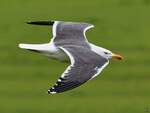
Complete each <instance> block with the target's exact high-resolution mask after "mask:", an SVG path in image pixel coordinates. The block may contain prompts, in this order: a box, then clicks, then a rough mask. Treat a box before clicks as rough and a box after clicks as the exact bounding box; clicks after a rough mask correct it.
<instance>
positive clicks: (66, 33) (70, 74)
mask: <svg viewBox="0 0 150 113" xmlns="http://www.w3.org/2000/svg"><path fill="white" fill-rule="evenodd" d="M27 24H33V25H45V26H50V25H52V26H53V28H52V29H53V38H52V39H51V41H50V42H49V43H46V44H19V47H20V48H22V49H27V50H30V51H33V52H37V53H40V54H41V55H44V56H47V57H50V58H52V59H57V60H59V61H64V62H70V63H71V64H70V65H69V66H68V67H67V69H66V70H65V71H64V73H63V74H62V75H61V77H60V78H59V79H58V80H57V82H56V84H55V85H54V86H53V87H52V88H50V89H49V90H48V91H47V93H48V94H55V93H61V92H65V91H68V90H71V89H74V88H76V87H78V86H80V85H82V84H84V83H85V82H87V81H88V80H91V79H93V78H94V77H96V76H97V75H98V74H99V73H100V72H101V71H102V70H103V69H104V68H105V67H106V66H107V65H108V64H109V59H110V58H116V59H119V60H122V59H123V57H122V56H120V55H117V54H114V53H112V52H111V51H109V50H107V49H105V48H102V47H99V46H96V45H94V44H92V43H89V42H88V40H87V38H86V35H85V32H86V31H87V30H88V29H90V28H93V27H94V26H93V25H92V24H88V23H81V22H65V21H34V22H27Z"/></svg>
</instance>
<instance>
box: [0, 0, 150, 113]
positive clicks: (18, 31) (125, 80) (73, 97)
mask: <svg viewBox="0 0 150 113" xmlns="http://www.w3.org/2000/svg"><path fill="white" fill-rule="evenodd" d="M0 14H1V16H0V113H145V112H148V110H149V112H150V74H149V73H150V1H149V0H0ZM36 20H63V21H80V22H88V23H91V24H94V25H95V28H94V29H91V30H89V31H88V32H87V38H88V40H89V41H90V42H91V43H94V44H96V45H99V46H102V47H104V48H107V49H109V50H111V51H112V52H114V53H117V54H120V55H122V56H124V60H123V61H118V60H111V61H110V65H108V66H107V67H106V68H105V69H104V70H103V72H102V73H101V76H98V77H96V78H95V79H93V80H92V81H89V82H87V83H86V84H84V85H82V86H81V87H79V88H76V89H74V90H71V91H68V92H65V93H62V94H56V95H48V94H46V92H47V90H48V89H49V88H50V87H51V86H53V84H54V83H55V82H56V81H57V79H58V77H59V76H60V75H61V73H62V72H63V71H64V70H65V68H66V67H67V65H68V64H64V63H61V62H58V61H55V60H51V59H48V58H46V57H43V56H40V55H38V54H36V53H32V52H30V51H27V50H22V49H19V48H18V44H19V43H47V42H49V41H50V38H51V37H52V32H51V27H45V26H32V25H26V24H24V22H27V21H36Z"/></svg>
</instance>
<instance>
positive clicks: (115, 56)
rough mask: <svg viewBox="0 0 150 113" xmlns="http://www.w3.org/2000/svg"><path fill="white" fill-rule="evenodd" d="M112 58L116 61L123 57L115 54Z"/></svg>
mask: <svg viewBox="0 0 150 113" xmlns="http://www.w3.org/2000/svg"><path fill="white" fill-rule="evenodd" d="M112 58H115V59H118V60H122V59H123V57H122V56H120V55H117V54H115V55H114V56H112Z"/></svg>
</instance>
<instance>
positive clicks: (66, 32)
mask: <svg viewBox="0 0 150 113" xmlns="http://www.w3.org/2000/svg"><path fill="white" fill-rule="evenodd" d="M92 27H94V26H93V25H91V24H87V23H79V22H62V21H55V23H54V25H53V42H54V43H55V45H56V46H64V45H80V46H81V45H83V46H89V45H88V41H87V39H86V36H85V32H86V30H88V29H90V28H92Z"/></svg>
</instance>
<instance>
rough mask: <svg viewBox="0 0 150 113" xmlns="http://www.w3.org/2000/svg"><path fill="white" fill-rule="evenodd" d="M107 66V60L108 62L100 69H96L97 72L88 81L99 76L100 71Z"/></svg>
mask: <svg viewBox="0 0 150 113" xmlns="http://www.w3.org/2000/svg"><path fill="white" fill-rule="evenodd" d="M108 64H109V60H108V61H107V62H106V63H105V64H104V65H103V66H102V67H100V68H98V69H97V70H98V72H97V73H96V74H95V75H93V76H92V77H91V79H90V80H92V79H93V78H95V77H96V76H97V75H99V74H100V73H101V72H102V70H103V69H104V68H105V67H106V66H107V65H108Z"/></svg>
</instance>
